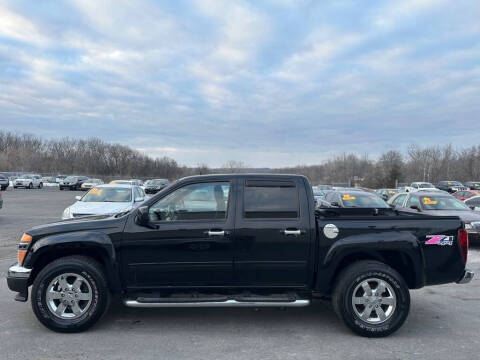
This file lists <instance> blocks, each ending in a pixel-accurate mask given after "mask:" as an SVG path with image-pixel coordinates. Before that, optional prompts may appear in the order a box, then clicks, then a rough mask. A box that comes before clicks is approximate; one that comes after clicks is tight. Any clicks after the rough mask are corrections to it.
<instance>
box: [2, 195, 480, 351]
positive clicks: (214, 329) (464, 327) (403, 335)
mask: <svg viewBox="0 0 480 360" xmlns="http://www.w3.org/2000/svg"><path fill="white" fill-rule="evenodd" d="M75 195H77V193H76V192H70V191H59V190H58V189H54V188H45V189H42V190H23V189H20V190H11V189H9V190H7V191H5V192H3V198H4V208H3V209H1V210H0V275H1V277H2V278H5V275H6V269H7V268H8V266H9V265H10V264H11V263H12V262H14V258H15V244H16V243H17V241H18V239H19V237H20V235H21V234H22V232H23V231H25V230H27V229H28V228H29V227H31V226H33V225H37V224H42V223H45V222H49V221H54V220H56V219H59V218H60V216H61V213H62V211H63V209H64V208H65V207H66V206H68V205H69V204H71V203H73V202H74V201H75V200H74V197H75ZM469 267H470V268H472V269H474V270H475V271H476V273H477V274H479V273H480V251H479V250H478V248H477V249H471V252H470V254H469ZM13 296H14V294H13V293H12V292H10V291H9V290H8V288H7V284H6V281H5V280H2V281H0V314H1V315H2V321H0V344H1V345H0V348H1V352H2V353H1V355H0V358H1V359H29V360H31V359H69V360H74V359H162V360H163V359H249V360H252V359H299V358H302V359H412V358H419V359H453V358H454V359H478V358H479V353H480V340H479V337H478V331H479V330H480V316H479V314H480V281H479V280H478V278H477V279H474V280H473V282H472V283H470V284H468V285H456V284H449V285H442V286H437V287H429V288H425V289H421V290H415V291H412V310H411V313H410V316H409V318H408V320H407V322H406V323H405V325H404V326H403V327H402V328H401V329H400V330H399V331H398V332H397V333H395V334H394V335H392V336H390V337H388V338H385V339H365V338H361V337H358V336H356V335H354V334H352V333H351V332H350V331H349V330H348V329H347V328H345V327H344V326H343V325H342V324H341V323H340V322H339V321H338V320H337V318H336V317H335V315H334V313H333V310H332V308H331V306H330V304H329V303H328V302H324V301H317V302H315V303H314V304H313V305H312V306H310V307H306V308H292V309H287V310H285V311H281V310H278V309H261V310H259V311H255V309H246V308H243V309H227V308H223V309H179V308H177V309H154V310H149V309H131V308H126V307H124V306H123V305H122V304H121V303H120V301H119V299H115V300H114V302H113V304H112V306H111V308H110V310H109V312H108V313H107V314H106V316H105V317H104V318H103V319H102V320H101V321H100V322H99V324H98V325H97V326H95V327H94V328H92V329H91V330H90V331H88V332H85V333H81V334H72V335H67V334H56V333H54V332H51V331H49V330H47V329H46V328H44V327H43V326H42V325H40V323H39V322H38V321H37V320H36V318H35V316H34V315H33V313H32V311H31V308H30V304H29V303H19V302H15V301H14V300H13Z"/></svg>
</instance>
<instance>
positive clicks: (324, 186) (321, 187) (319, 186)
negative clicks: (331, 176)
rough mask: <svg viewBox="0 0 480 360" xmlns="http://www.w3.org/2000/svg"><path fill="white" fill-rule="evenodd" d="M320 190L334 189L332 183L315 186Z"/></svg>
mask: <svg viewBox="0 0 480 360" xmlns="http://www.w3.org/2000/svg"><path fill="white" fill-rule="evenodd" d="M315 187H316V188H317V189H318V190H333V186H332V185H317V186H315Z"/></svg>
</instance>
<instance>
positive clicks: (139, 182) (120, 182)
mask: <svg viewBox="0 0 480 360" xmlns="http://www.w3.org/2000/svg"><path fill="white" fill-rule="evenodd" d="M109 184H117V185H135V186H142V185H143V182H142V180H138V179H130V180H112V181H110V182H109Z"/></svg>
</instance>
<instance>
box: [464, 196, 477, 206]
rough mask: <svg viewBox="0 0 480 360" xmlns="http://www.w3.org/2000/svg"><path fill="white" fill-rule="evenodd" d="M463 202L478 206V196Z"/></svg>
mask: <svg viewBox="0 0 480 360" xmlns="http://www.w3.org/2000/svg"><path fill="white" fill-rule="evenodd" d="M465 204H467V205H468V206H476V207H480V198H475V199H469V200H466V201H465Z"/></svg>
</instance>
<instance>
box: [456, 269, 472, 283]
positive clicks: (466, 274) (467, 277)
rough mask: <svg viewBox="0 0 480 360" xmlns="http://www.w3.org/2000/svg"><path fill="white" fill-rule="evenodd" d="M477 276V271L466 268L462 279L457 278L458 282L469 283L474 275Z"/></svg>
mask: <svg viewBox="0 0 480 360" xmlns="http://www.w3.org/2000/svg"><path fill="white" fill-rule="evenodd" d="M474 276H475V272H474V271H473V270H468V269H465V271H464V273H463V275H462V277H461V278H460V280H457V281H456V283H457V284H468V283H469V282H470V281H472V279H473V277H474Z"/></svg>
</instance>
